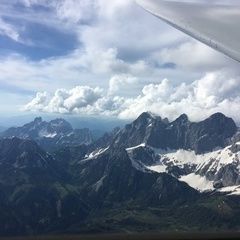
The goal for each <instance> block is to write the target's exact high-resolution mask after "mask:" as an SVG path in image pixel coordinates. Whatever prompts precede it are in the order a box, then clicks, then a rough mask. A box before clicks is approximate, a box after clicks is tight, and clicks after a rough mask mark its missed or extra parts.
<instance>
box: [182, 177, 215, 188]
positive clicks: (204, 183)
mask: <svg viewBox="0 0 240 240" xmlns="http://www.w3.org/2000/svg"><path fill="white" fill-rule="evenodd" d="M179 180H180V181H182V182H185V183H187V184H188V185H189V186H190V187H192V188H195V189H197V190H198V191H200V192H205V191H212V190H214V187H213V182H212V181H209V180H207V178H206V177H203V176H200V175H197V174H195V173H191V174H188V175H186V176H182V177H180V178H179Z"/></svg>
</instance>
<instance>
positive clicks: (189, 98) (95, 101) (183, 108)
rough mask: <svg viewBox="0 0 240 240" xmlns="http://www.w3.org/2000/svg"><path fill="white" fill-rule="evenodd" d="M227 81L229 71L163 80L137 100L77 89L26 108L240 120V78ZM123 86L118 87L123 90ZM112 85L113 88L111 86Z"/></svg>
mask: <svg viewBox="0 0 240 240" xmlns="http://www.w3.org/2000/svg"><path fill="white" fill-rule="evenodd" d="M116 79H120V76H116ZM226 79H227V80H226ZM228 79H229V78H228V73H226V72H212V73H208V74H206V75H205V76H204V77H203V78H201V79H199V80H196V81H194V82H193V83H190V84H186V83H181V84H179V85H174V84H173V83H172V82H171V81H170V80H167V79H164V80H162V81H161V82H160V83H159V84H149V85H146V86H144V88H143V89H142V93H141V94H140V95H138V96H137V97H136V98H132V97H126V96H125V97H120V96H114V95H108V94H107V92H106V91H104V90H103V89H99V88H95V89H93V88H90V87H82V86H78V87H76V88H74V89H72V90H69V91H67V90H57V91H56V93H55V95H54V96H53V97H52V98H51V99H49V100H48V101H46V97H45V96H46V94H45V93H43V94H41V93H38V94H37V96H36V98H35V99H33V100H32V101H31V102H30V103H29V104H27V105H26V106H25V110H31V111H32V110H38V111H39V110H41V111H46V112H55V113H56V112H58V113H71V114H85V115H89V114H90V115H106V116H110V115H111V116H117V117H119V118H123V119H133V118H136V117H137V116H138V115H139V114H141V113H142V112H144V111H151V112H153V113H156V114H159V115H161V116H163V117H168V118H169V119H171V120H173V119H175V118H176V117H178V116H179V115H180V114H182V113H186V114H188V115H189V117H190V119H192V120H193V121H199V120H202V119H204V118H206V117H207V116H209V115H210V114H213V113H215V112H223V113H225V114H226V115H228V116H230V117H233V118H234V119H235V120H237V121H240V115H239V106H240V97H239V96H238V92H239V91H240V77H236V78H231V79H230V85H229V84H227V82H228ZM111 81H112V79H111V80H110V82H111ZM124 81H126V78H125V77H124V76H123V78H122V80H117V81H116V83H117V84H118V83H119V82H120V83H122V82H124ZM113 82H114V81H113ZM120 85H121V84H120ZM120 85H118V87H119V88H120V87H122V86H120ZM109 86H110V89H111V84H109ZM118 90H119V89H118ZM108 91H109V90H108ZM113 92H114V91H113ZM229 96H231V97H229ZM40 99H42V101H41V100H40Z"/></svg>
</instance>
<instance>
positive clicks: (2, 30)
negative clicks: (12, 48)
mask: <svg viewBox="0 0 240 240" xmlns="http://www.w3.org/2000/svg"><path fill="white" fill-rule="evenodd" d="M0 35H3V36H7V37H9V38H11V39H12V40H14V41H16V42H19V41H20V36H19V33H18V31H17V29H16V28H15V27H14V26H13V25H11V24H9V23H7V22H6V21H4V20H3V19H2V18H0Z"/></svg>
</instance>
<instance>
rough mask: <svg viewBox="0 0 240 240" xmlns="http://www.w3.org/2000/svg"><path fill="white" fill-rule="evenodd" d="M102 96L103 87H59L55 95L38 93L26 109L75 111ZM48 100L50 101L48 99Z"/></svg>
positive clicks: (90, 104) (59, 111) (93, 102)
mask: <svg viewBox="0 0 240 240" xmlns="http://www.w3.org/2000/svg"><path fill="white" fill-rule="evenodd" d="M101 97H102V89H100V88H98V87H96V88H91V87H88V86H77V87H75V88H73V89H71V90H69V91H68V90H65V89H58V90H57V91H56V92H55V94H54V96H53V97H50V96H48V94H47V93H46V92H42V93H41V92H39V93H37V95H36V97H35V98H34V99H33V100H32V101H31V102H30V103H28V104H27V105H26V106H25V107H24V110H38V111H39V110H40V111H45V112H55V113H57V112H58V113H74V112H78V110H79V109H84V108H87V107H89V106H92V105H94V104H95V103H96V101H97V100H98V99H99V98H101ZM47 100H48V101H47Z"/></svg>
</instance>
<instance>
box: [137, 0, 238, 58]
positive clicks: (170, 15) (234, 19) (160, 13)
mask: <svg viewBox="0 0 240 240" xmlns="http://www.w3.org/2000/svg"><path fill="white" fill-rule="evenodd" d="M137 3H138V4H139V5H140V6H142V7H143V8H144V9H146V10H147V11H148V12H150V13H152V14H153V15H155V16H156V17H158V18H160V19H161V20H163V21H165V22H166V23H168V24H170V25H171V26H173V27H175V28H177V29H178V30H181V31H182V32H184V33H186V34H188V35H190V36H192V37H193V38H195V39H197V40H199V41H201V42H202V43H205V44H206V45H208V46H210V47H212V48H214V49H216V50H217V51H219V52H222V53H224V54H225V55H227V56H229V57H231V58H232V59H234V60H237V61H238V62H240V6H227V5H215V4H214V5H210V4H207V3H205V4H203V3H189V2H173V1H162V0H137Z"/></svg>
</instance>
